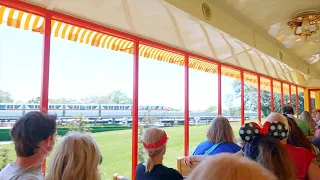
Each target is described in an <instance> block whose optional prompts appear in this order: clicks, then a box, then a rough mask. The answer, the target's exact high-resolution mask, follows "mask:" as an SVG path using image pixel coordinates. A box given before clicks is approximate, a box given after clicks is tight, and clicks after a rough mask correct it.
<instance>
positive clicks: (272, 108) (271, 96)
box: [270, 79, 274, 112]
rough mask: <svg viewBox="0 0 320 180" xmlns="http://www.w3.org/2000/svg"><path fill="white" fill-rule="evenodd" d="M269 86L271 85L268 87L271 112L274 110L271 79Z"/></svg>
mask: <svg viewBox="0 0 320 180" xmlns="http://www.w3.org/2000/svg"><path fill="white" fill-rule="evenodd" d="M270 86H271V89H270V100H271V102H270V103H271V104H270V105H271V107H270V108H271V109H270V110H271V112H274V97H273V79H270Z"/></svg>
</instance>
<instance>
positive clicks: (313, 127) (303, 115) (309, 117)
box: [300, 111, 317, 133]
mask: <svg viewBox="0 0 320 180" xmlns="http://www.w3.org/2000/svg"><path fill="white" fill-rule="evenodd" d="M300 119H301V120H304V121H305V122H306V123H307V124H308V125H309V127H310V129H311V132H312V133H314V132H315V131H316V127H317V123H316V122H315V121H314V119H313V118H312V115H311V113H309V112H308V111H303V112H302V113H301V115H300Z"/></svg>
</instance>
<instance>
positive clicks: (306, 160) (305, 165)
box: [266, 113, 320, 180]
mask: <svg viewBox="0 0 320 180" xmlns="http://www.w3.org/2000/svg"><path fill="white" fill-rule="evenodd" d="M266 120H267V121H268V122H282V123H283V124H285V125H286V126H287V127H289V123H288V120H287V118H286V117H285V116H283V115H282V114H280V113H271V114H269V116H268V117H267V118H266ZM289 130H290V129H289ZM290 133H291V132H289V135H290ZM281 143H282V145H283V147H284V148H285V149H286V150H287V152H288V155H289V158H290V159H291V162H293V164H294V170H295V171H296V178H297V179H308V180H316V179H319V177H320V170H319V167H318V166H317V165H316V164H315V163H313V162H312V160H313V159H314V157H315V155H314V154H313V153H312V152H310V151H309V150H307V149H305V148H301V147H295V146H292V145H290V144H287V139H283V140H281Z"/></svg>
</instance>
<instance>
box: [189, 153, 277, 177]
mask: <svg viewBox="0 0 320 180" xmlns="http://www.w3.org/2000/svg"><path fill="white" fill-rule="evenodd" d="M188 179H189V180H198V179H201V180H243V179H245V180H256V179H259V180H276V177H275V176H274V175H273V174H272V173H271V172H270V171H268V170H267V169H265V168H263V167H262V166H260V165H259V164H258V163H256V162H254V161H252V160H250V159H247V158H244V157H239V156H236V155H233V154H224V153H222V154H218V155H215V156H212V157H210V158H209V159H207V160H206V161H204V162H202V163H200V164H199V165H198V166H197V167H196V168H195V169H194V170H193V171H192V173H191V174H190V175H189V176H188Z"/></svg>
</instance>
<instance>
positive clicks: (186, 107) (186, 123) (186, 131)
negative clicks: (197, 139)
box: [184, 55, 189, 156]
mask: <svg viewBox="0 0 320 180" xmlns="http://www.w3.org/2000/svg"><path fill="white" fill-rule="evenodd" d="M184 61H185V63H184V100H185V101H184V155H185V156H188V155H189V56H188V55H185V59H184Z"/></svg>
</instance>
